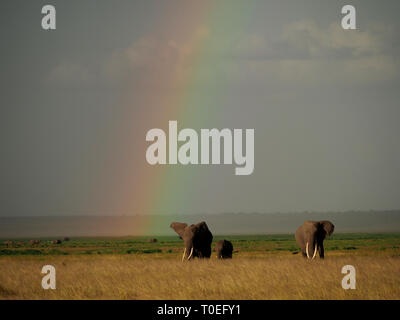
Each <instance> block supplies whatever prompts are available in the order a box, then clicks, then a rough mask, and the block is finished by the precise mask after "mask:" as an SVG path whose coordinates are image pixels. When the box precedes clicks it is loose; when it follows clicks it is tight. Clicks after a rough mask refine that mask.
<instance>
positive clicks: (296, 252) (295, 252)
mask: <svg viewBox="0 0 400 320" xmlns="http://www.w3.org/2000/svg"><path fill="white" fill-rule="evenodd" d="M298 253H300V251H294V252H292V254H298Z"/></svg>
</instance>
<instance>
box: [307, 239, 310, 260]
mask: <svg viewBox="0 0 400 320" xmlns="http://www.w3.org/2000/svg"><path fill="white" fill-rule="evenodd" d="M306 253H307V259H310V255H309V254H308V242H307V244H306Z"/></svg>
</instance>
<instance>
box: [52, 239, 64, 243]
mask: <svg viewBox="0 0 400 320" xmlns="http://www.w3.org/2000/svg"><path fill="white" fill-rule="evenodd" d="M52 243H53V244H61V243H62V241H61V240H60V239H57V240H53V241H52Z"/></svg>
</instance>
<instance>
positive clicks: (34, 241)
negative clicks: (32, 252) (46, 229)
mask: <svg viewBox="0 0 400 320" xmlns="http://www.w3.org/2000/svg"><path fill="white" fill-rule="evenodd" d="M40 242H41V240H29V244H30V245H31V246H34V245H35V244H40Z"/></svg>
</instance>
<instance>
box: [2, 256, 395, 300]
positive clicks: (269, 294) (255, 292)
mask: <svg viewBox="0 0 400 320" xmlns="http://www.w3.org/2000/svg"><path fill="white" fill-rule="evenodd" d="M45 264H51V265H54V266H55V268H56V272H57V289H56V290H43V289H42V287H41V279H42V276H43V275H42V274H41V268H42V266H43V265H45ZM347 264H351V265H354V266H355V268H356V271H357V288H356V290H344V289H342V287H341V280H342V277H343V276H344V275H342V274H341V269H342V267H343V266H344V265H347ZM0 269H1V270H2V272H1V273H0V299H400V277H399V275H400V257H399V256H390V255H387V256H383V255H379V256H375V257H374V256H355V255H352V254H350V253H347V255H331V256H328V257H327V258H326V259H325V260H319V259H318V260H314V261H306V260H304V259H302V258H301V257H300V256H299V255H291V254H290V253H282V254H273V255H268V254H265V255H264V256H261V255H259V256H256V257H254V258H251V257H248V256H240V255H238V256H236V257H235V258H234V259H232V260H230V261H218V260H217V259H215V258H214V257H213V258H212V259H210V260H208V261H207V260H204V261H199V260H197V261H192V262H186V263H181V262H180V261H179V256H178V255H172V256H171V257H170V258H166V257H165V256H163V255H162V254H160V255H104V256H49V257H46V258H43V257H34V256H31V257H2V258H0Z"/></svg>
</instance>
